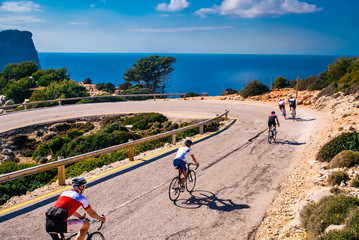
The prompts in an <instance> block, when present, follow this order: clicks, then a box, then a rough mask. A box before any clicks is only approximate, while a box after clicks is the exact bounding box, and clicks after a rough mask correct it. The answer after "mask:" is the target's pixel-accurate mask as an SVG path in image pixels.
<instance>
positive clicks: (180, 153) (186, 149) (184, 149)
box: [175, 146, 193, 162]
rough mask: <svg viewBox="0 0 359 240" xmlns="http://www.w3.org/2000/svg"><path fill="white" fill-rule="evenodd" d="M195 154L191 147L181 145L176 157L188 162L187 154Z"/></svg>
mask: <svg viewBox="0 0 359 240" xmlns="http://www.w3.org/2000/svg"><path fill="white" fill-rule="evenodd" d="M188 154H189V155H191V156H192V155H193V153H192V150H191V149H190V148H189V147H186V146H184V147H180V148H179V149H178V150H177V154H176V157H175V159H181V160H182V161H184V162H186V156H187V155H188Z"/></svg>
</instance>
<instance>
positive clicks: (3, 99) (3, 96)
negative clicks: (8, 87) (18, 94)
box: [0, 95, 6, 105]
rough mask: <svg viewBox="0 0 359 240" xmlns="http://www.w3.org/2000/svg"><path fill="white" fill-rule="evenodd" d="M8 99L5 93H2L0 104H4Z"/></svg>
mask: <svg viewBox="0 0 359 240" xmlns="http://www.w3.org/2000/svg"><path fill="white" fill-rule="evenodd" d="M5 101H6V96H5V95H0V105H3V104H4V103H5Z"/></svg>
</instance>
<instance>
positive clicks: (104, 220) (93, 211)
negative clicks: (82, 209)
mask: <svg viewBox="0 0 359 240" xmlns="http://www.w3.org/2000/svg"><path fill="white" fill-rule="evenodd" d="M86 212H87V213H88V214H89V215H90V216H91V217H92V218H95V219H97V220H100V221H102V222H106V217H105V216H102V217H101V216H99V215H98V214H97V213H96V212H95V210H93V209H92V208H91V206H90V207H89V208H87V209H86Z"/></svg>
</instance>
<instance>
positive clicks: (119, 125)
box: [118, 121, 121, 131]
mask: <svg viewBox="0 0 359 240" xmlns="http://www.w3.org/2000/svg"><path fill="white" fill-rule="evenodd" d="M118 130H119V131H121V121H118Z"/></svg>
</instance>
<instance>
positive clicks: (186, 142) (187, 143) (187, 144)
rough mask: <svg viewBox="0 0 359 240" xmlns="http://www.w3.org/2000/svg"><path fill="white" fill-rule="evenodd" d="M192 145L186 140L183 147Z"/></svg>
mask: <svg viewBox="0 0 359 240" xmlns="http://www.w3.org/2000/svg"><path fill="white" fill-rule="evenodd" d="M192 144H193V143H192V141H191V140H186V141H185V142H184V145H186V146H187V147H190V146H191V145H192Z"/></svg>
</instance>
